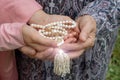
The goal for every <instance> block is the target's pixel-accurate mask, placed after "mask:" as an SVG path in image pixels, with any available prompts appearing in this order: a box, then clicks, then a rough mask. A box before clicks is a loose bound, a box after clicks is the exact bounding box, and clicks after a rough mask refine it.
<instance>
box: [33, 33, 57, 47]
mask: <svg viewBox="0 0 120 80" xmlns="http://www.w3.org/2000/svg"><path fill="white" fill-rule="evenodd" d="M33 40H34V41H35V42H36V43H39V44H42V45H45V46H48V47H56V46H57V43H56V42H55V41H54V40H51V39H48V38H44V37H42V36H40V35H36V36H34V38H33Z"/></svg>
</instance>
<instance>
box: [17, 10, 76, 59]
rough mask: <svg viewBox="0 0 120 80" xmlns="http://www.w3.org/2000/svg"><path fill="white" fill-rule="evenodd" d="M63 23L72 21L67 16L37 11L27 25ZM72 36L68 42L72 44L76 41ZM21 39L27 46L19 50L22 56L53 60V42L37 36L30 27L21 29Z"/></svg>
mask: <svg viewBox="0 0 120 80" xmlns="http://www.w3.org/2000/svg"><path fill="white" fill-rule="evenodd" d="M63 20H64V21H65V20H72V19H70V18H69V17H67V16H61V15H49V14H46V13H45V12H43V11H41V10H40V11H38V12H36V13H35V14H34V15H33V16H32V17H31V19H30V20H29V22H28V23H29V24H32V23H34V24H40V25H46V24H48V23H51V22H56V21H63ZM74 35H76V34H75V33H74V34H71V38H70V40H68V41H67V43H68V42H74V41H76V39H75V38H72V37H73V36H74ZM23 37H24V41H25V43H26V45H27V46H24V47H22V48H20V49H19V50H20V51H21V52H23V53H24V54H26V55H28V56H30V57H34V58H38V59H42V60H44V59H46V60H47V59H48V60H49V59H53V58H54V55H52V52H53V48H52V47H55V46H56V43H55V42H54V41H53V40H50V39H45V38H43V37H42V36H40V35H39V34H38V32H37V31H36V30H35V29H33V28H32V27H30V26H27V25H25V26H24V27H23Z"/></svg>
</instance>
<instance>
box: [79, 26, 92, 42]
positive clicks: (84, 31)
mask: <svg viewBox="0 0 120 80" xmlns="http://www.w3.org/2000/svg"><path fill="white" fill-rule="evenodd" d="M92 31H93V27H90V26H89V25H87V24H86V25H84V26H83V27H82V28H81V33H80V36H79V39H80V40H81V41H86V40H87V38H88V36H89V34H90V33H91V32H92Z"/></svg>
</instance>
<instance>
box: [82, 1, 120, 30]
mask: <svg viewBox="0 0 120 80" xmlns="http://www.w3.org/2000/svg"><path fill="white" fill-rule="evenodd" d="M85 14H88V15H91V16H92V17H94V19H95V20H96V22H97V25H98V26H97V27H101V26H99V25H101V24H103V23H107V24H109V28H115V27H118V25H120V0H95V1H93V2H91V3H90V4H88V5H87V6H85V7H84V9H83V10H82V11H81V13H80V15H85Z"/></svg>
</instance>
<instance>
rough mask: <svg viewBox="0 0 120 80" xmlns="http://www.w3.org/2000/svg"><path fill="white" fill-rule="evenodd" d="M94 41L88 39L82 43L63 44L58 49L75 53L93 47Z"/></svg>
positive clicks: (93, 38) (92, 38)
mask: <svg viewBox="0 0 120 80" xmlns="http://www.w3.org/2000/svg"><path fill="white" fill-rule="evenodd" d="M94 41H95V37H94V36H93V37H89V38H88V39H87V40H86V41H85V42H82V43H79V42H78V43H71V44H69V43H65V44H63V45H61V46H60V48H62V49H63V50H65V51H67V52H68V51H77V50H81V49H86V48H89V47H91V46H93V44H94Z"/></svg>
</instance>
